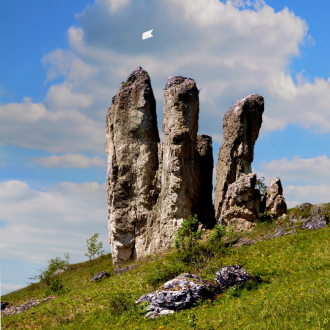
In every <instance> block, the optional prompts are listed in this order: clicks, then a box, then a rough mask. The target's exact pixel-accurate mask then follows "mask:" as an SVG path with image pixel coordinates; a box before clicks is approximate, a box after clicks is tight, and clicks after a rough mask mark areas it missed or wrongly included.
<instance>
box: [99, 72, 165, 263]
mask: <svg viewBox="0 0 330 330" xmlns="http://www.w3.org/2000/svg"><path fill="white" fill-rule="evenodd" d="M159 141H160V140H159V134H158V128H157V115H156V101H155V98H154V94H153V91H152V87H151V82H150V77H149V75H148V73H147V72H146V71H145V70H143V69H142V68H141V67H138V68H136V69H135V70H134V71H133V72H132V73H131V74H130V75H129V76H128V78H127V80H126V82H124V83H122V84H121V87H120V90H119V92H118V93H117V94H116V96H114V97H113V98H112V105H111V107H110V109H109V110H108V114H107V116H106V144H105V151H106V155H107V179H106V182H107V198H108V231H109V240H110V244H111V252H112V259H113V262H114V263H115V264H116V265H120V264H123V263H125V262H126V261H128V260H131V259H136V257H137V256H139V255H140V254H144V251H145V241H146V238H145V235H147V234H148V233H146V226H147V222H148V221H149V217H148V215H149V212H150V211H151V210H152V208H153V207H154V206H155V204H156V201H157V192H156V191H155V190H154V180H155V176H156V171H157V169H158V159H157V150H158V149H157V143H159Z"/></svg>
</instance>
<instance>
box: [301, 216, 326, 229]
mask: <svg viewBox="0 0 330 330" xmlns="http://www.w3.org/2000/svg"><path fill="white" fill-rule="evenodd" d="M327 223H328V220H327V218H326V217H325V216H324V215H315V216H312V217H309V218H307V219H306V220H305V221H304V223H303V225H302V228H305V229H321V228H323V227H325V226H326V224H327Z"/></svg>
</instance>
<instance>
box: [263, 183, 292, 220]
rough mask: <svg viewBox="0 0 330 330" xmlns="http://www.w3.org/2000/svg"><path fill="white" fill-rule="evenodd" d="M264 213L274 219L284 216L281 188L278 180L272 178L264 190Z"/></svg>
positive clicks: (284, 204)
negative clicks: (266, 212) (267, 213)
mask: <svg viewBox="0 0 330 330" xmlns="http://www.w3.org/2000/svg"><path fill="white" fill-rule="evenodd" d="M265 202H266V203H265V204H266V205H265V208H266V211H268V212H269V213H270V215H272V216H274V217H279V216H281V215H282V214H286V212H287V206H286V203H285V199H284V197H283V188H282V183H281V180H280V178H274V179H273V180H272V182H271V183H270V185H269V186H268V187H267V188H266V201H265Z"/></svg>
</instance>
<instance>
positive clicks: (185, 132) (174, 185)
mask: <svg viewBox="0 0 330 330" xmlns="http://www.w3.org/2000/svg"><path fill="white" fill-rule="evenodd" d="M198 115H199V99H198V89H197V87H196V83H195V82H194V80H192V79H189V78H184V77H181V76H178V77H173V78H172V77H170V78H168V81H167V83H166V86H165V90H164V117H163V131H164V135H165V137H164V142H163V143H162V144H161V145H159V148H160V153H159V159H161V160H160V168H159V173H158V184H159V191H160V193H159V198H158V201H157V206H156V207H157V212H156V219H155V221H156V223H154V224H153V237H152V242H151V243H150V248H149V251H150V252H149V253H152V252H156V251H164V250H166V249H169V248H171V247H172V246H173V236H174V233H176V232H177V231H178V229H179V228H180V226H181V223H182V221H183V219H186V218H188V216H189V215H191V214H194V211H195V210H194V208H195V206H196V202H197V198H198V190H196V188H195V187H196V184H197V187H198V186H199V184H198V181H199V177H198V174H199V171H198V161H197V152H196V146H197V131H198Z"/></svg>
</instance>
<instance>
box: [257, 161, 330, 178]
mask: <svg viewBox="0 0 330 330" xmlns="http://www.w3.org/2000/svg"><path fill="white" fill-rule="evenodd" d="M260 167H261V169H262V171H263V172H264V173H265V174H266V175H268V176H269V175H272V176H273V177H276V176H278V177H280V178H281V180H287V181H307V182H310V183H317V184H324V183H329V184H330V159H329V158H328V157H327V156H326V155H323V156H318V157H315V158H310V159H303V158H300V157H299V156H295V157H293V159H292V160H288V159H287V158H283V159H279V160H272V161H271V162H263V163H262V164H261V165H260Z"/></svg>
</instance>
